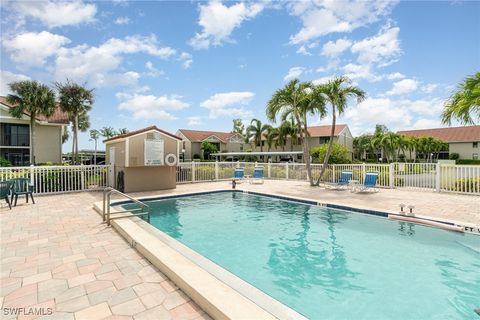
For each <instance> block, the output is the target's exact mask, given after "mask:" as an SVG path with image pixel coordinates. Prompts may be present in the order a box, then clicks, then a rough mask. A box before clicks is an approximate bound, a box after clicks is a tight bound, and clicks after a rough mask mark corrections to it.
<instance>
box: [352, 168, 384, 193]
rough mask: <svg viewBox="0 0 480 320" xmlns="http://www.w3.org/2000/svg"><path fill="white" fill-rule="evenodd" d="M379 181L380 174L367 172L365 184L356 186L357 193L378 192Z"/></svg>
mask: <svg viewBox="0 0 480 320" xmlns="http://www.w3.org/2000/svg"><path fill="white" fill-rule="evenodd" d="M377 181H378V172H367V173H366V174H365V179H364V180H363V184H360V185H357V186H355V192H362V191H367V190H373V191H374V192H378V188H377Z"/></svg>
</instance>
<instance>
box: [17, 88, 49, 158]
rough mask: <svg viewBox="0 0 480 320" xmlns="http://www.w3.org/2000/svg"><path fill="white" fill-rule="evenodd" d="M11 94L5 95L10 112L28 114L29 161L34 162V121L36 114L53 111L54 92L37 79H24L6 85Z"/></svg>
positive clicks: (45, 114)
mask: <svg viewBox="0 0 480 320" xmlns="http://www.w3.org/2000/svg"><path fill="white" fill-rule="evenodd" d="M8 86H9V87H10V90H11V91H12V94H9V95H8V96H7V102H8V103H10V104H11V105H13V106H14V107H13V108H11V109H10V114H11V115H12V116H14V117H15V118H21V117H22V116H23V115H24V114H28V115H29V116H30V162H31V163H32V164H35V121H36V118H37V116H40V115H44V116H47V117H48V116H51V115H52V114H53V112H54V111H55V93H54V92H53V90H52V89H50V88H49V87H47V86H46V85H44V84H41V83H40V82H38V81H31V80H24V81H18V82H12V83H10V84H9V85H8Z"/></svg>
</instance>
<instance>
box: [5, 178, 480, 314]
mask: <svg viewBox="0 0 480 320" xmlns="http://www.w3.org/2000/svg"><path fill="white" fill-rule="evenodd" d="M219 188H230V186H229V185H228V182H216V183H200V184H186V185H179V186H178V187H177V189H175V190H166V191H157V192H148V193H138V194H134V196H142V195H151V194H166V193H169V194H170V193H179V192H190V191H192V192H193V191H205V190H213V189H219ZM239 188H242V189H247V190H255V191H260V192H262V191H263V192H273V193H277V194H285V195H292V196H298V197H304V198H311V199H317V200H321V201H325V202H336V203H344V204H346V205H352V206H358V207H367V208H374V209H377V210H397V205H398V203H400V202H405V203H407V204H413V205H415V212H416V213H417V214H422V215H427V216H432V217H436V218H440V219H450V220H457V221H463V222H468V223H473V224H477V225H480V206H479V205H478V204H479V203H480V197H478V196H463V195H451V194H437V193H433V192H415V191H400V190H386V189H382V190H381V191H380V192H379V193H375V194H352V193H350V192H348V191H332V190H325V189H321V188H311V187H310V186H309V185H308V184H307V183H304V182H299V181H266V182H265V184H263V185H249V184H248V183H243V184H241V185H239ZM101 198H102V196H101V193H99V192H84V193H71V194H61V195H51V196H41V197H36V202H37V204H35V205H33V204H31V203H29V204H26V203H24V200H23V199H19V205H18V206H17V207H15V208H14V209H13V210H8V207H6V205H5V204H4V203H2V207H1V209H0V226H1V229H0V230H1V251H0V254H1V264H0V266H1V269H0V305H1V306H2V310H1V314H2V315H1V318H2V319H13V318H17V316H15V315H12V314H9V315H7V314H6V312H5V310H6V308H37V309H36V310H43V311H44V312H47V311H48V310H52V311H53V314H52V315H47V316H42V315H29V316H25V315H19V316H18V319H34V318H42V319H89V320H95V319H155V320H157V319H158V320H162V319H202V318H208V316H207V315H206V314H205V313H204V312H203V311H202V310H201V309H200V308H199V307H198V306H197V305H196V304H195V303H194V302H193V301H191V300H190V298H189V297H187V296H186V295H185V294H184V293H183V292H181V291H180V290H179V289H178V288H177V287H176V286H175V284H173V283H172V282H170V281H169V280H168V279H167V278H166V277H165V276H164V275H163V274H162V273H161V272H159V271H158V270H157V269H156V268H155V267H154V266H152V265H151V264H150V263H149V262H148V261H147V260H146V259H144V258H143V257H142V256H141V255H140V254H139V253H137V251H136V250H134V249H132V248H130V246H129V245H128V244H127V243H126V242H125V241H124V240H123V238H122V237H121V236H120V235H119V234H118V233H116V232H115V230H113V229H112V228H109V227H107V226H106V225H105V224H104V223H102V220H101V217H100V216H99V215H98V214H97V213H95V212H94V211H93V210H92V204H93V203H94V202H96V201H100V200H101ZM8 310H11V309H8ZM8 310H7V311H8ZM16 310H19V309H16ZM22 310H25V311H31V309H22Z"/></svg>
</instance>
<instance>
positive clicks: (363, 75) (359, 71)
mask: <svg viewBox="0 0 480 320" xmlns="http://www.w3.org/2000/svg"><path fill="white" fill-rule="evenodd" d="M342 69H343V71H344V73H345V76H347V77H349V78H350V79H352V80H355V79H365V80H368V81H371V82H375V81H380V80H382V76H380V75H377V74H375V73H374V72H373V71H372V70H371V66H370V65H368V64H353V63H349V64H347V65H345V66H343V68H342Z"/></svg>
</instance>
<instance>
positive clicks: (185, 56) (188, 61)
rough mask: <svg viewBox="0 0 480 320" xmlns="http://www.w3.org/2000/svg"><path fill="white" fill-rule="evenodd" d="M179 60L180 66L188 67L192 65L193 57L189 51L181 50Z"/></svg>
mask: <svg viewBox="0 0 480 320" xmlns="http://www.w3.org/2000/svg"><path fill="white" fill-rule="evenodd" d="M179 60H180V61H182V68H183V69H188V68H190V67H191V66H192V63H193V58H192V55H191V54H190V53H187V52H182V53H181V54H180V57H179Z"/></svg>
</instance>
